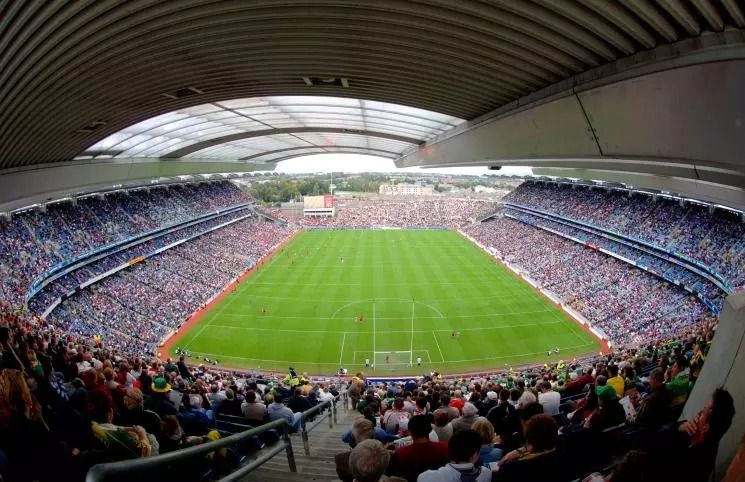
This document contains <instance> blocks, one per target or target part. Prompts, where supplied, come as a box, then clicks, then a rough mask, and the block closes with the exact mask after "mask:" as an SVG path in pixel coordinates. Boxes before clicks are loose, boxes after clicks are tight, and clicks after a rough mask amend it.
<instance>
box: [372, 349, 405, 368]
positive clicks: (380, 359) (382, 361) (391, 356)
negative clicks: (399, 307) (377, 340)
mask: <svg viewBox="0 0 745 482" xmlns="http://www.w3.org/2000/svg"><path fill="white" fill-rule="evenodd" d="M413 362H414V359H413V352H412V351H411V350H405V351H375V352H373V366H375V367H379V368H384V367H404V366H405V367H410V366H413Z"/></svg>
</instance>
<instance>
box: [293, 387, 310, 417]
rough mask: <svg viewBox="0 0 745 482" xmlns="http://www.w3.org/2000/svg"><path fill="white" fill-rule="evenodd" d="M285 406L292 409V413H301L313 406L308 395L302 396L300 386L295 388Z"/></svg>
mask: <svg viewBox="0 0 745 482" xmlns="http://www.w3.org/2000/svg"><path fill="white" fill-rule="evenodd" d="M287 408H289V409H290V410H292V411H293V412H294V413H298V412H299V413H303V412H304V411H306V410H309V409H311V408H313V405H311V403H310V401H309V400H308V397H305V396H303V391H302V390H301V389H300V388H296V389H295V391H294V394H293V396H292V397H290V400H289V401H288V402H287Z"/></svg>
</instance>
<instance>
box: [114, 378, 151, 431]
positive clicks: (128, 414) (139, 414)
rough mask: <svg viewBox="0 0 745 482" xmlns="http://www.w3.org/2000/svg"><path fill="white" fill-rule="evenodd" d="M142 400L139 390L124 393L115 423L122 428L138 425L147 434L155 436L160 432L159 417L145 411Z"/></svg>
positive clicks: (129, 390)
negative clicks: (122, 403)
mask: <svg viewBox="0 0 745 482" xmlns="http://www.w3.org/2000/svg"><path fill="white" fill-rule="evenodd" d="M144 400H145V399H144V397H143V395H142V392H141V391H140V390H139V389H137V388H128V389H127V390H126V391H125V392H124V407H123V409H122V410H121V411H120V412H119V414H118V416H117V417H116V418H115V422H116V423H117V425H122V426H124V427H132V426H135V425H139V426H140V427H143V428H144V429H145V430H146V431H147V433H149V434H153V435H156V434H157V433H158V431H159V430H160V417H159V416H158V414H157V413H155V412H153V411H150V410H145V405H144Z"/></svg>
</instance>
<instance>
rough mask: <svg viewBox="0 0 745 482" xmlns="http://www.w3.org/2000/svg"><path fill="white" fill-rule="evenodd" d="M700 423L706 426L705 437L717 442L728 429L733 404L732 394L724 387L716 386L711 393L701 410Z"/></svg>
mask: <svg viewBox="0 0 745 482" xmlns="http://www.w3.org/2000/svg"><path fill="white" fill-rule="evenodd" d="M701 416H702V417H701V418H702V423H704V424H706V425H707V426H708V430H707V432H706V436H705V439H706V441H707V442H711V443H714V444H718V443H719V440H720V439H721V438H722V437H723V436H724V434H725V433H726V432H727V430H729V427H730V425H731V424H732V418H734V416H735V404H734V401H733V400H732V395H730V393H729V392H728V391H727V390H725V389H724V388H717V389H716V390H714V393H713V394H712V395H711V399H710V400H709V403H707V404H706V405H705V406H704V408H703V409H702V410H701Z"/></svg>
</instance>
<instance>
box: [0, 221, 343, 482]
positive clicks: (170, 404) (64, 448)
mask: <svg viewBox="0 0 745 482" xmlns="http://www.w3.org/2000/svg"><path fill="white" fill-rule="evenodd" d="M233 234H234V235H235V236H238V235H240V234H239V233H233ZM243 234H245V233H243ZM267 242H268V241H267ZM226 253H227V252H223V253H222V254H223V255H227V254H226ZM117 341H118V339H117V338H115V337H104V338H103V339H100V340H94V339H93V338H91V337H90V336H87V335H83V336H80V335H78V334H76V333H74V332H73V331H72V330H69V329H68V328H67V327H64V328H61V327H59V326H56V325H54V324H48V323H45V322H44V321H43V320H41V319H40V318H37V317H34V316H32V315H30V314H28V313H27V312H15V310H13V309H11V308H10V307H8V306H7V305H0V355H1V356H0V480H3V481H4V482H31V481H38V482H47V481H54V482H57V481H71V482H78V481H80V482H82V481H83V480H84V479H85V474H86V473H87V471H88V469H89V468H90V467H91V466H92V465H94V464H97V463H102V462H112V461H119V460H129V459H138V458H144V457H152V456H155V455H158V454H165V453H169V452H173V451H175V450H179V449H182V448H186V447H191V446H195V445H199V444H203V443H207V442H210V441H213V440H218V439H220V438H221V437H222V436H224V434H225V431H224V430H223V429H221V428H220V419H221V417H223V416H226V415H233V416H238V417H242V418H243V421H244V423H245V424H253V425H258V424H262V423H265V422H268V421H270V420H276V419H277V418H280V417H287V414H286V413H285V412H286V411H287V410H289V418H290V419H291V420H292V419H297V418H298V415H294V414H293V410H299V409H301V408H307V407H313V406H314V405H315V404H317V403H322V402H324V401H327V400H329V399H333V397H334V396H335V395H338V394H339V392H338V391H337V389H336V388H335V387H336V385H334V380H333V379H332V380H329V381H321V382H316V383H313V384H311V383H309V381H308V380H307V379H306V378H303V377H295V378H293V379H289V378H288V377H286V376H284V375H283V376H278V377H275V376H262V375H256V376H254V375H251V374H239V373H234V372H228V371H223V370H220V369H218V368H216V367H211V366H206V367H205V366H199V367H189V366H187V365H186V364H185V363H184V361H183V358H182V359H180V360H173V361H172V360H170V359H169V360H168V361H165V362H163V361H161V360H158V359H157V358H155V357H149V356H143V357H139V356H134V355H133V351H131V350H130V349H129V347H127V346H122V347H118V346H116V343H112V342H117ZM283 400H286V401H287V403H286V404H285V403H283ZM277 402H278V403H277ZM259 447H260V446H259ZM251 448H254V449H256V448H258V447H257V446H253V445H252V446H251ZM248 449H249V447H243V446H241V447H237V446H236V447H233V446H231V447H229V448H228V449H222V450H218V451H215V452H213V453H210V454H209V455H207V456H205V457H193V458H192V459H190V460H189V461H188V462H181V463H180V464H179V465H178V466H176V467H168V472H167V473H160V474H158V475H157V476H156V475H155V474H154V473H152V472H151V473H149V474H148V475H149V477H154V478H161V477H167V478H168V479H169V480H170V479H173V480H181V481H198V480H209V479H210V477H217V476H220V475H221V474H225V473H226V472H229V471H230V470H232V469H233V468H234V467H235V466H236V464H237V463H238V462H239V460H240V458H241V457H242V456H243V455H245V452H244V451H245V450H248ZM40 457H41V459H40ZM40 462H43V463H40ZM149 477H148V478H147V479H146V480H154V479H152V478H149Z"/></svg>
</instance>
